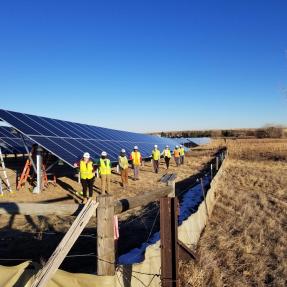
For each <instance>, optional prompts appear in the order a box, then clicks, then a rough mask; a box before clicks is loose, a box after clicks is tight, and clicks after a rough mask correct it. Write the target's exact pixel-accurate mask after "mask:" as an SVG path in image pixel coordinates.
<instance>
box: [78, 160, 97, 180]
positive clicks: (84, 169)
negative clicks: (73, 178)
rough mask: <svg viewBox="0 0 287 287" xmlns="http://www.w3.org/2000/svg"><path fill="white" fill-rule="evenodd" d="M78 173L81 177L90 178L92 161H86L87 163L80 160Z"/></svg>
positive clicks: (92, 175)
mask: <svg viewBox="0 0 287 287" xmlns="http://www.w3.org/2000/svg"><path fill="white" fill-rule="evenodd" d="M80 175H81V179H91V178H93V177H94V174H93V162H92V161H88V162H87V163H86V162H85V161H83V160H81V161H80Z"/></svg>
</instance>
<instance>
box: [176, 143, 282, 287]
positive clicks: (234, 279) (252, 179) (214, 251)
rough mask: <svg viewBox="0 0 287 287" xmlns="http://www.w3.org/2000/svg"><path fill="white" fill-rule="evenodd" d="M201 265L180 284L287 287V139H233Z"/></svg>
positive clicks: (184, 271) (188, 270)
mask: <svg viewBox="0 0 287 287" xmlns="http://www.w3.org/2000/svg"><path fill="white" fill-rule="evenodd" d="M226 144H227V146H228V158H227V160H226V162H225V164H224V167H223V172H222V174H221V175H219V181H218V184H217V185H216V187H215V190H216V194H217V196H218V198H217V202H216V205H215V208H214V210H213V214H212V215H211V217H210V220H209V223H208V225H207V227H206V229H205V231H204V232H203V234H202V237H201V239H200V242H199V245H198V248H197V252H198V261H197V262H190V263H189V264H184V263H181V268H180V274H181V286H185V287H188V286H287V140H228V141H227V142H226Z"/></svg>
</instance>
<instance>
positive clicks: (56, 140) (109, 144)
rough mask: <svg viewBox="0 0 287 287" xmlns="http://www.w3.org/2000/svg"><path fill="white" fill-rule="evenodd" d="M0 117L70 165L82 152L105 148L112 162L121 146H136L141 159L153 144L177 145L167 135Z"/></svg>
mask: <svg viewBox="0 0 287 287" xmlns="http://www.w3.org/2000/svg"><path fill="white" fill-rule="evenodd" d="M0 118H1V119H2V120H3V121H5V122H7V123H9V124H10V125H11V126H13V127H14V128H15V129H17V130H18V131H20V132H21V133H22V134H24V135H25V136H27V137H28V138H29V139H31V140H32V141H33V142H36V143H38V144H39V145H41V146H42V147H43V148H45V149H46V150H47V151H50V152H51V153H52V154H54V155H56V156H57V157H59V158H60V159H62V160H63V161H65V162H66V163H67V164H69V165H73V164H74V162H76V161H77V160H78V159H79V158H80V157H81V156H82V155H83V153H84V152H89V153H90V154H91V156H92V157H99V156H100V153H101V152H102V151H103V150H104V151H106V152H108V154H109V158H110V159H111V161H113V162H115V161H117V158H118V155H119V152H120V150H121V149H122V148H124V149H126V151H127V152H131V151H132V149H133V147H134V146H135V145H138V146H139V150H140V152H141V154H142V156H143V158H148V157H150V155H151V151H152V149H153V146H154V145H155V144H157V145H158V148H159V149H160V150H162V149H163V148H164V147H165V146H166V145H169V146H170V148H171V149H173V148H174V147H175V146H176V145H177V142H175V141H174V140H172V139H168V138H161V137H158V136H151V135H145V134H140V133H133V132H127V131H120V130H113V129H108V128H103V127H97V126H92V125H86V124H79V123H74V122H68V121H63V120H56V119H51V118H46V117H40V116H35V115H28V114H23V113H18V112H11V111H7V110H1V109H0Z"/></svg>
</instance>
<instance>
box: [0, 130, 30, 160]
mask: <svg viewBox="0 0 287 287" xmlns="http://www.w3.org/2000/svg"><path fill="white" fill-rule="evenodd" d="M26 143H27V146H28V148H30V147H31V145H32V142H31V141H30V140H28V139H26ZM0 147H1V150H2V153H4V154H5V153H6V154H14V153H16V154H22V153H26V149H25V147H24V144H23V140H22V138H21V137H20V135H19V134H17V132H16V133H15V132H13V128H11V127H7V126H0Z"/></svg>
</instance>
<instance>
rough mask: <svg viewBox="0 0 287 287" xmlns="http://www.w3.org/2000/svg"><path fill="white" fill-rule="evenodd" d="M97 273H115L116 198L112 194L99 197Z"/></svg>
mask: <svg viewBox="0 0 287 287" xmlns="http://www.w3.org/2000/svg"><path fill="white" fill-rule="evenodd" d="M98 202H99V206H98V209H97V274H98V275H115V241H114V200H113V197H112V196H110V195H103V196H99V197H98Z"/></svg>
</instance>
